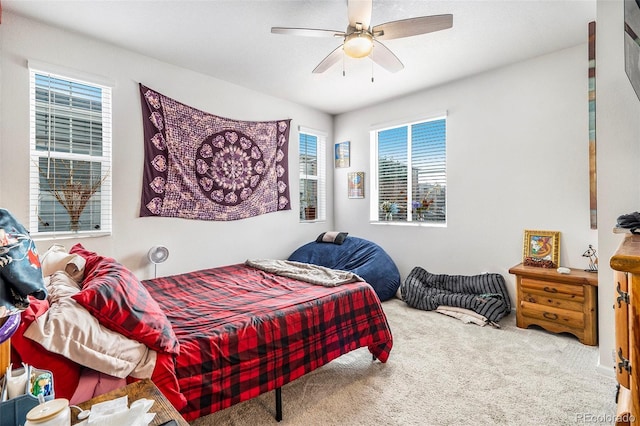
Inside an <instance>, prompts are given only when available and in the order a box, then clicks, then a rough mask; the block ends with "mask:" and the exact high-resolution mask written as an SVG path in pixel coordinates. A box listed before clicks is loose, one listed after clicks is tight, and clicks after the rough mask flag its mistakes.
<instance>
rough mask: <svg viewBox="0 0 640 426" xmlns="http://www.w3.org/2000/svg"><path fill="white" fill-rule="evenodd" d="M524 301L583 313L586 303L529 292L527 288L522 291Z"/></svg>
mask: <svg viewBox="0 0 640 426" xmlns="http://www.w3.org/2000/svg"><path fill="white" fill-rule="evenodd" d="M522 300H523V301H525V302H529V303H536V304H539V305H544V306H552V307H554V308H558V309H564V310H569V311H576V312H582V311H583V309H584V303H583V301H581V300H572V299H565V298H562V297H556V296H555V295H550V294H549V293H541V292H537V291H529V289H527V288H523V289H522Z"/></svg>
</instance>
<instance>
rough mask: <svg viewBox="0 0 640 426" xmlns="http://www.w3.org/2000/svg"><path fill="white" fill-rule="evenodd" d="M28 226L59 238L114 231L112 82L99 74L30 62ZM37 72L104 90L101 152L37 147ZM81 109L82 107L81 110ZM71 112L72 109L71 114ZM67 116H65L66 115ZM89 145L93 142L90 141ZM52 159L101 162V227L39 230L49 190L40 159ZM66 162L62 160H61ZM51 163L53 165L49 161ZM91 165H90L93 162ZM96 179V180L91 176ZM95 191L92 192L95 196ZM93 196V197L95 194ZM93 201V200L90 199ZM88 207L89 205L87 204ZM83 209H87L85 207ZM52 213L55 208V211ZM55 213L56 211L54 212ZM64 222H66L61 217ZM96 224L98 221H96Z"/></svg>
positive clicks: (35, 234) (34, 233)
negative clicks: (42, 202) (44, 184)
mask: <svg viewBox="0 0 640 426" xmlns="http://www.w3.org/2000/svg"><path fill="white" fill-rule="evenodd" d="M28 68H29V127H30V129H29V163H30V164H29V226H30V234H31V236H32V237H33V238H34V239H59V238H74V237H79V236H82V237H97V236H106V235H111V233H112V228H113V221H112V216H113V214H112V211H113V205H112V144H113V141H112V121H113V107H112V86H113V84H110V83H109V82H107V81H106V80H105V79H104V78H102V77H98V76H92V75H88V74H84V73H79V72H77V71H73V70H66V69H64V68H62V67H58V66H54V65H49V64H43V63H39V62H34V61H30V62H29V67H28ZM36 75H39V76H44V77H45V78H55V79H59V80H62V81H66V82H70V83H72V84H79V85H85V86H89V87H91V88H95V89H99V90H100V94H101V108H100V111H99V113H98V114H99V115H98V116H99V117H100V118H99V120H100V121H101V126H102V127H101V129H102V131H101V140H100V146H101V150H102V153H101V154H99V155H97V154H93V153H90V152H89V153H74V152H63V151H55V150H49V149H45V150H42V149H38V147H37V140H36V138H37V133H36V122H37V118H36V112H37V111H36V110H37V105H36V104H37V103H38V102H37V100H36V86H37V85H36ZM81 111H82V110H81ZM69 116H71V113H70V114H69ZM63 117H64V116H63ZM70 127H71V126H70ZM72 143H73V139H70V141H69V144H72ZM88 146H89V148H90V147H91V146H93V145H92V144H91V143H90V144H88ZM41 159H45V160H47V162H48V164H50V161H56V160H61V161H62V162H65V161H69V162H81V163H82V162H87V163H89V164H91V163H99V164H100V172H99V173H100V176H101V179H102V183H101V184H100V189H99V192H98V194H99V197H100V199H99V201H100V224H99V229H85V230H82V229H78V230H72V229H71V226H68V228H69V229H55V223H54V224H53V225H52V228H53V229H52V230H46V231H45V230H39V228H40V226H39V224H40V219H39V212H38V211H39V209H40V200H41V194H43V193H44V192H46V190H42V189H41V185H42V182H41V173H40V166H39V164H40V160H41ZM61 164H63V163H61ZM49 167H51V166H50V165H49ZM90 167H91V166H90ZM91 182H95V180H93V179H92V180H91ZM46 196H47V197H52V195H51V194H47V195H46ZM95 196H96V195H93V197H95ZM93 197H92V198H93ZM89 203H91V202H89ZM87 208H89V207H87ZM83 211H86V209H85V210H83ZM52 213H53V211H52ZM53 214H55V213H53ZM62 222H63V223H64V222H66V220H65V221H62ZM96 224H97V223H96Z"/></svg>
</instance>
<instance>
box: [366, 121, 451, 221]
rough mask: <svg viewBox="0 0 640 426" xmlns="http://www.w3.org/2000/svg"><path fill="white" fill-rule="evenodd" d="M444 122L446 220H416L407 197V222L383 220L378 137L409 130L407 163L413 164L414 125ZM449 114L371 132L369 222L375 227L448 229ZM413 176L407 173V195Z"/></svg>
mask: <svg viewBox="0 0 640 426" xmlns="http://www.w3.org/2000/svg"><path fill="white" fill-rule="evenodd" d="M439 120H444V122H445V134H444V135H445V136H444V164H443V166H444V178H445V184H444V196H443V199H444V220H443V221H428V220H427V221H419V220H414V218H413V212H412V209H409V208H408V206H409V205H411V201H412V199H411V198H409V196H407V218H406V219H405V220H381V219H380V214H379V212H380V201H379V200H380V187H379V181H380V177H379V175H378V171H379V143H378V135H379V133H381V132H384V131H386V130H393V129H401V128H406V129H407V163H408V164H411V163H412V160H413V159H412V158H411V143H412V141H411V136H412V133H411V128H412V126H414V125H420V124H424V123H429V122H433V121H439ZM447 125H448V119H447V113H446V112H444V113H439V114H433V115H429V116H428V117H427V118H416V119H413V120H404V121H399V122H393V123H386V124H384V125H379V126H376V127H372V128H371V129H370V132H369V138H370V146H371V156H370V157H371V173H370V175H371V179H370V180H371V197H370V206H369V221H370V223H371V224H374V225H378V224H380V225H395V226H426V227H436V228H438V227H439V228H446V227H447V222H448V220H447V217H448V208H447V206H448V191H447V189H448V188H447ZM412 179H413V176H412V174H411V173H407V186H406V190H407V194H412V185H413V182H412Z"/></svg>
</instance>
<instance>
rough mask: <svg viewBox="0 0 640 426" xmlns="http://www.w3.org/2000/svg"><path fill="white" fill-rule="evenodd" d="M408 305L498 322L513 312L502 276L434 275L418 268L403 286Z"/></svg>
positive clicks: (402, 292)
mask: <svg viewBox="0 0 640 426" xmlns="http://www.w3.org/2000/svg"><path fill="white" fill-rule="evenodd" d="M400 292H401V294H402V300H404V301H405V302H406V303H407V304H408V305H409V306H411V307H413V308H417V309H422V310H425V311H432V310H435V309H437V308H438V306H455V307H459V308H465V309H470V310H472V311H474V312H476V313H477V314H480V315H482V316H483V317H485V318H487V319H488V320H489V321H499V320H500V319H501V318H502V317H504V316H505V315H507V314H508V313H509V312H510V311H511V301H510V300H509V293H508V292H507V286H506V283H505V280H504V277H503V276H502V275H500V274H495V273H487V274H481V275H446V274H432V273H430V272H428V271H426V270H425V269H423V268H421V267H419V266H416V267H415V268H413V270H412V271H411V272H410V273H409V275H408V276H407V278H406V279H405V280H404V282H403V283H402V285H401V286H400Z"/></svg>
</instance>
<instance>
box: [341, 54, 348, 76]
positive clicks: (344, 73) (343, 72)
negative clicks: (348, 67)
mask: <svg viewBox="0 0 640 426" xmlns="http://www.w3.org/2000/svg"><path fill="white" fill-rule="evenodd" d="M346 75H347V73H346V72H345V71H344V53H342V76H343V77H345V76H346Z"/></svg>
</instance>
